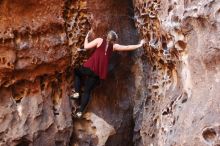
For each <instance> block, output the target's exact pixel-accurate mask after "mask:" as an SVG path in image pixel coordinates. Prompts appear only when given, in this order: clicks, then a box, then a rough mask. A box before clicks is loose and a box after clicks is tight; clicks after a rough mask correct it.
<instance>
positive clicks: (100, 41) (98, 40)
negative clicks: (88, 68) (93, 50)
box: [95, 38, 103, 47]
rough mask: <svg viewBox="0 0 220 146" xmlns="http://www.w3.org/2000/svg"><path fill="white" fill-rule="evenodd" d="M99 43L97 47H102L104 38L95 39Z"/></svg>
mask: <svg viewBox="0 0 220 146" xmlns="http://www.w3.org/2000/svg"><path fill="white" fill-rule="evenodd" d="M95 40H96V41H97V44H98V45H97V47H99V46H101V44H102V42H103V38H96V39H95Z"/></svg>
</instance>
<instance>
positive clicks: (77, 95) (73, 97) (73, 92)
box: [70, 90, 79, 99]
mask: <svg viewBox="0 0 220 146" xmlns="http://www.w3.org/2000/svg"><path fill="white" fill-rule="evenodd" d="M70 98H71V99H78V98H79V93H78V92H76V91H75V90H72V94H71V95H70Z"/></svg>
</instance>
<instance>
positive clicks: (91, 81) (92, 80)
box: [79, 76, 99, 112]
mask: <svg viewBox="0 0 220 146" xmlns="http://www.w3.org/2000/svg"><path fill="white" fill-rule="evenodd" d="M98 81H99V78H98V77H94V76H89V77H88V78H87V79H86V80H85V89H84V93H83V95H82V98H81V105H80V109H79V112H83V111H84V109H85V107H86V106H87V104H88V102H89V100H90V98H91V96H90V94H91V91H92V89H94V87H95V86H96V85H97V82H98Z"/></svg>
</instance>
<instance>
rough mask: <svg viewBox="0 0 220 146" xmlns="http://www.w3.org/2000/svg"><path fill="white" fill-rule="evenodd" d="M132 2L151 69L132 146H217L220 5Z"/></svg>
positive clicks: (200, 0)
mask: <svg viewBox="0 0 220 146" xmlns="http://www.w3.org/2000/svg"><path fill="white" fill-rule="evenodd" d="M134 3H135V16H136V19H137V20H136V26H137V28H138V29H139V32H140V33H141V34H142V36H143V37H144V38H146V39H147V40H149V44H148V45H147V46H146V47H145V49H146V55H147V56H148V59H149V62H150V63H151V65H152V66H151V70H150V71H149V73H150V77H149V79H148V80H147V83H146V84H147V95H148V96H147V101H146V102H144V107H145V108H144V110H143V114H141V115H140V116H139V117H138V118H137V119H136V124H137V125H141V126H139V129H138V130H139V131H138V132H136V133H135V137H137V138H136V139H135V140H136V143H135V145H152V146H153V145H159V146H177V145H178V146H179V145H184V146H185V145H186V146H188V145H199V146H203V145H215V146H216V145H219V144H220V143H219V142H220V141H219V116H218V115H219V114H220V113H219V110H218V109H219V102H218V99H219V94H218V93H219V78H220V77H219V58H220V57H219V53H220V50H219V42H220V39H219V36H220V35H219V34H220V33H219V29H220V28H219V26H220V23H219V10H220V1H218V0H209V1H205V0H194V1H191V0H184V1H176V0H170V1H156V0H155V1H147V2H144V1H138V0H135V1H134ZM143 101H144V100H143ZM137 105H138V104H137ZM136 107H137V108H139V109H140V108H142V107H139V106H136ZM138 119H142V121H141V122H140V121H139V120H138ZM135 137H134V138H135Z"/></svg>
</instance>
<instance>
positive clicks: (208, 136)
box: [202, 128, 217, 142]
mask: <svg viewBox="0 0 220 146" xmlns="http://www.w3.org/2000/svg"><path fill="white" fill-rule="evenodd" d="M202 136H203V138H204V139H205V140H206V141H208V142H212V141H214V140H215V138H216V136H217V133H216V131H215V130H214V129H212V128H207V129H205V130H204V131H203V132H202Z"/></svg>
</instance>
